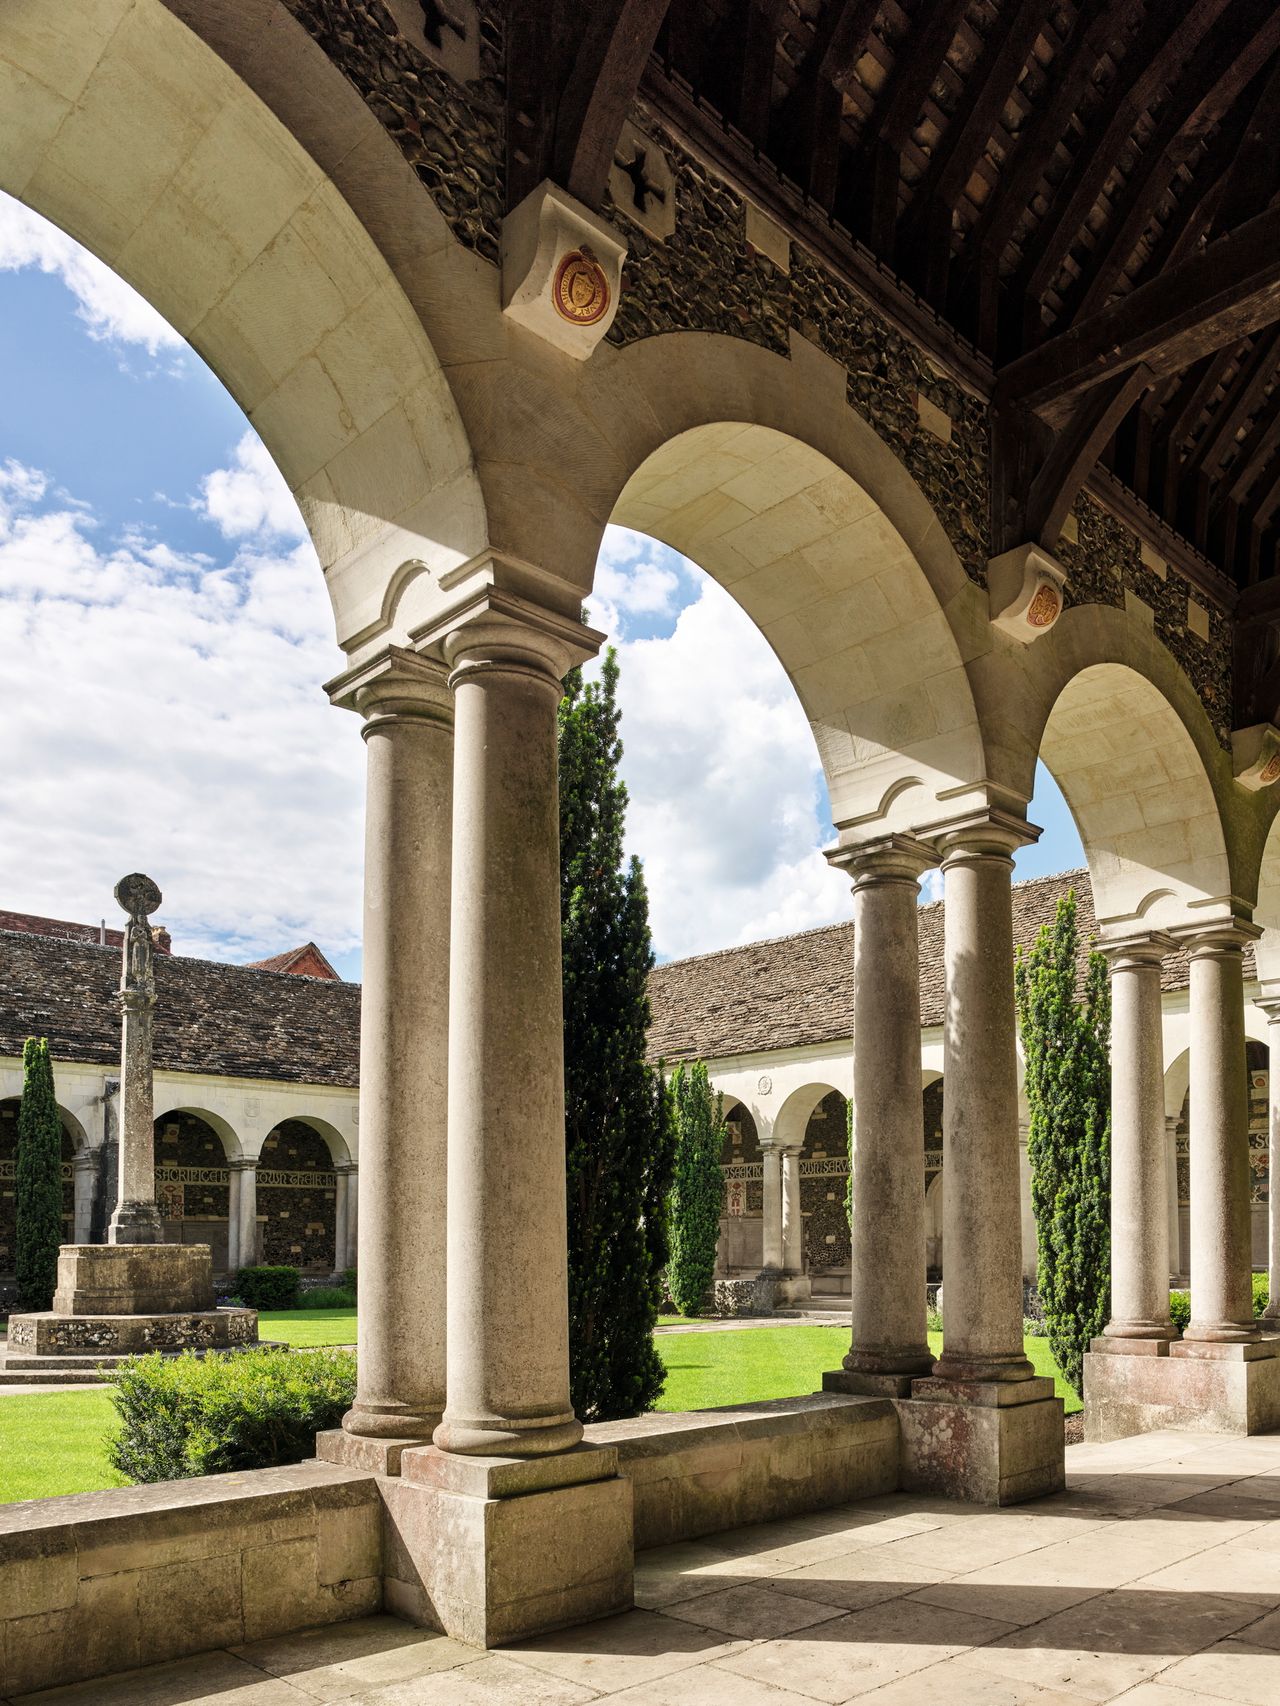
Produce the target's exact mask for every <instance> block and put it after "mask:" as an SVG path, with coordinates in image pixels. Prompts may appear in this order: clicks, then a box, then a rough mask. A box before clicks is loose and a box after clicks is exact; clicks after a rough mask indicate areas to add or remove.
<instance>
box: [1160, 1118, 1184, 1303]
mask: <svg viewBox="0 0 1280 1706" xmlns="http://www.w3.org/2000/svg"><path fill="white" fill-rule="evenodd" d="M1164 1167H1165V1191H1166V1193H1167V1196H1168V1203H1169V1277H1170V1279H1172V1278H1173V1275H1174V1274H1180V1273H1181V1272H1182V1271H1183V1265H1182V1205H1181V1204H1180V1203H1179V1201H1178V1116H1177V1115H1176V1114H1166V1115H1165V1117H1164Z"/></svg>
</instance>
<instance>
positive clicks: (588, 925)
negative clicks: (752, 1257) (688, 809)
mask: <svg viewBox="0 0 1280 1706" xmlns="http://www.w3.org/2000/svg"><path fill="white" fill-rule="evenodd" d="M617 687H618V660H617V654H616V653H615V652H614V651H613V649H612V647H611V648H610V649H609V651H608V652H607V653H606V654H605V660H604V667H603V670H602V671H601V674H600V677H599V679H598V680H596V681H593V682H590V683H588V682H584V680H583V678H582V672H581V671H580V670H573V671H571V672H570V674H569V676H568V677H567V679H566V681H565V697H564V699H563V701H562V702H561V706H560V904H561V928H562V944H563V957H564V1047H565V1166H566V1172H567V1193H568V1210H569V1381H570V1390H571V1392H572V1396H573V1404H574V1408H575V1410H576V1411H577V1413H578V1415H579V1416H581V1417H582V1419H583V1420H584V1421H609V1420H611V1419H613V1418H615V1417H619V1416H634V1415H638V1414H639V1413H640V1412H641V1411H643V1410H651V1409H652V1408H653V1406H654V1405H655V1404H656V1403H657V1401H658V1398H659V1396H660V1395H661V1392H662V1383H663V1380H664V1378H665V1370H664V1368H663V1365H662V1361H661V1358H660V1357H659V1356H658V1353H657V1351H656V1349H655V1348H654V1343H653V1328H654V1324H655V1322H656V1321H657V1318H658V1306H659V1303H660V1301H661V1291H662V1271H663V1268H664V1267H665V1265H666V1260H667V1236H666V1198H667V1192H668V1190H669V1188H670V1180H671V1135H670V1129H669V1125H668V1121H667V1111H666V1100H665V1097H664V1094H663V1087H662V1075H661V1073H660V1072H658V1071H656V1070H655V1069H654V1068H652V1067H651V1066H649V1064H648V1062H647V1059H646V1050H647V1032H648V1028H649V997H648V977H649V972H650V970H651V969H652V966H653V948H652V942H651V938H650V934H649V899H648V894H647V892H646V890H645V883H644V873H643V871H642V869H641V866H640V862H639V860H637V859H632V860H631V861H630V862H629V863H628V862H627V861H626V860H625V858H624V855H623V832H624V828H625V819H626V805H627V790H626V786H625V784H624V783H623V782H622V781H621V780H620V778H619V776H618V764H619V761H620V760H621V757H622V742H621V740H620V738H619V735H618V725H619V722H620V720H621V712H620V711H619V709H618V703H617Z"/></svg>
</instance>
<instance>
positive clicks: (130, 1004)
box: [107, 871, 164, 1244]
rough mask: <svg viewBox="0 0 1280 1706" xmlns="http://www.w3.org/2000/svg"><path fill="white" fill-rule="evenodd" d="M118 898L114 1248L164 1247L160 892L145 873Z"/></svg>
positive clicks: (110, 1236)
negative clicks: (155, 1036)
mask: <svg viewBox="0 0 1280 1706" xmlns="http://www.w3.org/2000/svg"><path fill="white" fill-rule="evenodd" d="M115 897H116V900H117V901H118V902H119V904H120V906H121V907H122V908H123V909H124V911H125V912H127V913H128V915H129V922H128V924H127V925H126V926H125V932H124V966H123V970H122V973H121V977H120V1013H121V1036H120V1158H119V1168H120V1174H119V1178H120V1183H119V1189H118V1191H117V1200H116V1206H115V1210H114V1212H113V1214H112V1216H111V1223H110V1225H109V1226H108V1227H107V1242H108V1244H161V1243H163V1242H164V1231H163V1229H162V1227H161V1225H160V1210H159V1208H158V1207H157V1205H156V1142H155V1109H154V1106H153V1101H154V1091H153V1083H152V1073H151V1019H152V1015H153V1013H154V1011H155V1005H156V980H155V970H154V965H153V953H152V941H151V926H150V925H149V924H148V922H147V920H148V918H149V917H150V916H151V914H152V913H153V912H154V911H155V910H156V908H157V907H158V906H159V905H160V901H161V894H160V890H159V889H158V888H157V887H156V885H155V884H154V883H153V882H152V881H151V878H150V877H145V876H143V875H142V873H141V872H140V871H135V872H133V874H132V875H131V876H128V877H121V879H120V881H119V882H118V883H117V884H116V887H115Z"/></svg>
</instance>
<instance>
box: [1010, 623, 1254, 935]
mask: <svg viewBox="0 0 1280 1706" xmlns="http://www.w3.org/2000/svg"><path fill="white" fill-rule="evenodd" d="M1073 614H1075V613H1074V612H1068V615H1067V616H1065V617H1063V618H1062V620H1063V621H1064V622H1066V621H1067V620H1068V619H1069V617H1070V616H1071V615H1073ZM1093 614H1094V613H1093V612H1090V616H1091V617H1092V616H1093ZM1161 649H1162V648H1161ZM1166 656H1167V654H1166ZM1075 661H1078V662H1079V665H1080V667H1078V668H1073V669H1072V670H1071V671H1070V673H1069V674H1068V675H1067V676H1066V677H1065V679H1063V680H1062V681H1061V682H1058V681H1056V680H1054V681H1052V683H1051V686H1052V692H1051V693H1047V694H1046V699H1047V704H1046V706H1045V715H1044V719H1043V722H1042V724H1041V725H1040V727H1039V730H1038V737H1039V738H1038V754H1039V756H1040V758H1041V759H1042V760H1043V761H1044V763H1045V765H1046V766H1047V768H1048V769H1049V771H1050V772H1051V774H1052V775H1053V777H1054V780H1055V781H1056V782H1057V784H1058V786H1059V787H1060V788H1061V790H1062V793H1063V797H1064V798H1065V799H1066V802H1067V805H1068V807H1069V808H1070V810H1071V814H1072V816H1073V818H1074V819H1075V822H1076V827H1077V828H1078V830H1079V832H1080V839H1081V841H1082V842H1083V844H1084V849H1085V857H1086V859H1087V860H1088V864H1089V874H1090V878H1091V881H1092V885H1093V898H1094V906H1095V910H1096V913H1097V919H1098V923H1099V924H1100V925H1101V924H1105V923H1112V922H1115V923H1132V924H1135V925H1137V924H1143V925H1146V926H1149V927H1152V928H1160V927H1163V926H1168V925H1176V924H1179V923H1184V922H1186V921H1187V917H1188V912H1187V909H1188V907H1195V908H1196V909H1197V910H1199V911H1203V909H1204V908H1205V906H1206V905H1207V904H1209V903H1218V904H1219V905H1220V906H1221V907H1222V908H1223V909H1224V910H1227V909H1229V907H1230V904H1231V898H1232V896H1233V894H1234V893H1236V892H1238V885H1237V884H1236V882H1235V879H1234V877H1233V872H1232V860H1231V852H1230V846H1229V842H1228V834H1227V828H1228V824H1227V823H1226V822H1225V821H1224V811H1223V795H1224V791H1225V790H1226V789H1228V788H1229V787H1230V786H1231V785H1232V784H1231V780H1230V765H1229V761H1227V759H1226V755H1225V754H1224V753H1223V752H1222V750H1221V748H1220V747H1218V746H1217V743H1216V741H1215V740H1214V738H1213V734H1212V730H1211V729H1210V728H1209V726H1208V719H1207V717H1206V716H1205V714H1204V711H1203V709H1202V708H1201V707H1200V705H1199V702H1198V701H1194V702H1192V701H1193V697H1194V696H1193V695H1192V694H1191V690H1190V685H1189V683H1187V682H1186V681H1185V678H1182V680H1181V685H1180V690H1175V692H1174V693H1173V694H1172V695H1171V694H1170V693H1169V691H1167V689H1168V687H1169V685H1170V683H1169V682H1168V681H1167V680H1166V681H1164V682H1162V681H1161V679H1160V676H1161V674H1163V675H1164V676H1166V677H1167V675H1168V671H1167V670H1164V671H1161V672H1157V673H1155V674H1154V677H1153V676H1149V675H1147V674H1144V673H1140V671H1139V670H1138V669H1137V668H1135V667H1134V666H1133V664H1131V663H1129V662H1123V661H1119V660H1117V659H1115V658H1106V659H1100V660H1097V661H1089V659H1088V657H1087V655H1086V657H1084V658H1080V659H1078V660H1075ZM1169 661H1170V663H1172V660H1169ZM1034 756H1035V755H1034V754H1032V757H1033V759H1034ZM1027 781H1028V784H1029V782H1030V778H1029V777H1028V778H1027ZM1029 792H1030V788H1029V785H1028V796H1029ZM1192 916H1194V913H1193V914H1192Z"/></svg>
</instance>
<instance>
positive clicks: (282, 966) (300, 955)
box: [245, 942, 338, 978]
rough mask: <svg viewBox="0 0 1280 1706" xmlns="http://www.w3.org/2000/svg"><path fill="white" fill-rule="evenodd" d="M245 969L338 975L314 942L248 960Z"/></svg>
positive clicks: (317, 975) (303, 975)
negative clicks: (259, 958)
mask: <svg viewBox="0 0 1280 1706" xmlns="http://www.w3.org/2000/svg"><path fill="white" fill-rule="evenodd" d="M245 969H246V970H247V971H287V972H288V973H289V974H290V975H291V976H293V977H324V978H335V977H337V975H338V974H337V972H336V971H334V969H333V967H332V966H331V965H330V964H329V962H328V960H327V959H325V957H324V955H323V954H322V953H321V952H320V950H319V948H317V947H316V945H315V943H314V942H304V943H303V944H302V946H301V947H300V948H288V949H286V951H285V952H284V953H283V954H272V955H271V956H270V957H269V958H268V959H265V960H248V961H246V965H245Z"/></svg>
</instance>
